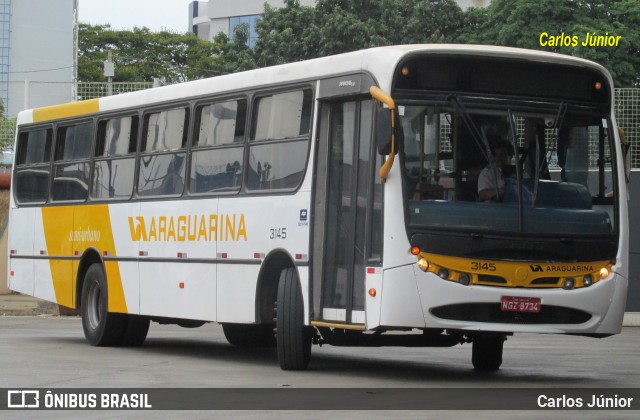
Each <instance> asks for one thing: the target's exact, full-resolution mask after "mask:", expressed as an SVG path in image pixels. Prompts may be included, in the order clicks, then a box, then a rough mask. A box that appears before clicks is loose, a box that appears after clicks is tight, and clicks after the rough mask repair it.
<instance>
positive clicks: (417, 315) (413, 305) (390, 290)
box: [380, 264, 425, 328]
mask: <svg viewBox="0 0 640 420" xmlns="http://www.w3.org/2000/svg"><path fill="white" fill-rule="evenodd" d="M413 265H415V264H413ZM382 285H383V289H382V294H381V296H380V299H381V300H382V305H381V311H380V324H381V325H385V326H398V327H414V328H424V326H425V323H424V316H423V314H422V306H421V305H420V295H419V292H418V289H417V287H416V281H415V276H414V272H413V266H412V265H405V266H402V267H396V268H393V269H389V270H385V271H384V276H383V279H382Z"/></svg>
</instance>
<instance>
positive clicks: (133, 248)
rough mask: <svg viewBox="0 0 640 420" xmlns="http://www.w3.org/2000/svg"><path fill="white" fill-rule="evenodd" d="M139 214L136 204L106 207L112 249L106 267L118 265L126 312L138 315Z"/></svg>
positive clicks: (137, 204) (138, 205)
mask: <svg viewBox="0 0 640 420" xmlns="http://www.w3.org/2000/svg"><path fill="white" fill-rule="evenodd" d="M139 214H140V203H139V202H127V203H117V204H115V203H114V204H109V216H110V217H111V226H112V232H113V241H114V244H115V249H114V250H113V254H112V255H111V257H114V258H116V259H117V260H116V261H110V258H108V257H107V258H106V261H105V265H106V266H107V267H109V268H110V269H113V268H114V267H113V266H114V265H117V267H118V269H119V273H120V279H121V282H122V290H123V292H124V297H125V300H126V304H127V313H130V314H140V276H139V273H138V251H139V244H140V241H139V240H137V239H138V238H137V237H136V227H137V225H136V222H137V217H138V216H139Z"/></svg>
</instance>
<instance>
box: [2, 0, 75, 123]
mask: <svg viewBox="0 0 640 420" xmlns="http://www.w3.org/2000/svg"><path fill="white" fill-rule="evenodd" d="M74 54H75V52H74V50H73V0H55V1H52V0H18V1H13V2H12V16H11V52H10V64H11V68H10V75H9V81H10V83H9V112H8V115H10V116H15V115H16V114H17V113H18V112H19V111H21V110H22V109H24V105H25V104H24V96H25V95H24V80H25V79H29V80H30V81H31V82H32V83H31V88H30V95H29V98H28V101H29V103H28V107H29V108H35V107H40V106H47V105H54V104H59V103H64V102H70V101H71V100H72V96H71V92H72V85H71V82H72V81H73V56H74ZM43 70H44V71H43ZM41 82H48V83H41ZM51 82H56V83H51ZM57 82H64V83H57Z"/></svg>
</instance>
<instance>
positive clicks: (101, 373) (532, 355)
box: [0, 317, 640, 418]
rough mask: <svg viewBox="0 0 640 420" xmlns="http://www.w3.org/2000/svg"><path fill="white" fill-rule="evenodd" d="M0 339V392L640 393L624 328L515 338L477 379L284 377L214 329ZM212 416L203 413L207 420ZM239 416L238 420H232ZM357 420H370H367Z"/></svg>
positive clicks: (434, 364)
mask: <svg viewBox="0 0 640 420" xmlns="http://www.w3.org/2000/svg"><path fill="white" fill-rule="evenodd" d="M0 338H1V339H0V372H1V374H0V388H105V387H106V388H173V387H176V388H178V387H189V388H192V387H195V388H200V387H202V388H284V387H291V388H336V387H338V388H531V387H533V388H541V389H542V390H544V389H549V388H567V389H572V388H596V389H601V390H602V391H603V392H605V393H606V390H607V389H609V388H638V387H639V384H640V356H639V353H638V344H640V328H625V329H624V330H623V333H622V334H621V335H617V336H614V337H609V338H606V339H592V338H586V337H570V336H556V335H534V334H521V335H516V336H514V337H510V338H509V340H508V341H507V342H506V343H505V350H504V363H503V365H502V368H501V370H500V371H499V372H496V373H492V374H480V373H477V372H475V371H474V370H473V369H472V366H471V346H470V345H464V346H457V347H453V348H338V347H331V346H323V347H318V346H314V347H313V351H312V359H311V363H310V366H309V370H307V371H304V372H285V371H282V370H280V368H279V366H278V363H277V355H276V351H275V349H266V350H265V349H240V348H235V347H233V346H231V345H229V344H228V343H227V342H226V340H225V338H224V335H223V333H222V329H221V328H220V326H219V325H216V324H207V325H205V326H203V327H200V328H196V329H185V328H180V327H177V326H162V325H158V324H155V323H152V324H151V329H150V331H149V336H148V338H147V341H146V342H145V344H144V345H143V346H142V347H139V348H99V347H91V346H89V345H88V344H87V343H86V342H85V340H84V336H83V332H82V326H81V323H80V319H79V318H75V317H0ZM461 397H463V396H461ZM638 402H639V403H640V395H639V398H638ZM57 413H60V414H62V412H57ZM75 413H77V414H80V412H75ZM84 413H85V414H86V412H84ZM102 413H104V414H106V412H102ZM120 413H123V412H120ZM224 413H227V414H229V413H230V412H224ZM240 413H244V414H245V415H244V416H243V417H249V418H254V417H255V418H263V417H264V416H263V415H259V414H260V413H256V412H252V411H245V412H240ZM295 413H296V412H284V415H282V414H278V415H275V414H274V417H277V418H287V417H288V416H291V417H289V418H296V417H297V416H296V415H295ZM347 413H348V414H349V416H348V417H355V418H359V415H360V414H363V413H360V412H355V411H349V412H347ZM438 413H440V415H438V416H437V417H439V418H442V417H449V416H451V418H458V417H459V416H456V412H449V411H445V412H438ZM507 413H515V412H505V414H507ZM561 413H562V417H567V416H570V417H573V416H574V415H575V416H576V418H577V417H580V418H584V417H585V414H586V417H592V418H603V417H610V418H621V417H627V416H628V415H630V414H635V415H637V411H636V412H635V413H632V412H628V411H627V412H621V411H617V412H611V413H608V412H603V411H598V412H584V411H581V412H570V411H563V412H561ZM10 414H13V415H14V416H15V415H18V413H15V412H14V413H10ZM30 414H31V413H30ZM42 414H44V413H42ZM137 414H142V413H137ZM262 414H264V413H262ZM315 414H316V415H318V414H319V413H318V412H316V413H315ZM399 414H402V415H401V416H399ZM412 414H415V412H400V413H394V415H393V417H403V416H406V418H411V417H413V415H412ZM525 414H526V413H525ZM529 414H530V415H531V418H540V417H544V416H545V415H549V417H548V418H557V417H558V416H557V415H555V416H554V415H552V413H550V412H529ZM189 415H190V416H194V417H199V416H200V415H199V414H198V412H189ZM378 415H382V412H380V411H376V412H373V417H376V416H378ZM18 416H19V415H18ZM174 416H175V414H174ZM208 416H209V414H207V413H202V418H206V417H208ZM236 416H237V413H234V416H232V417H236ZM485 416H486V417H485ZM48 417H50V416H48ZM61 417H62V416H61ZM107 417H108V416H105V417H104V418H107ZM153 417H154V418H156V417H157V416H153ZM385 417H388V416H385ZM474 417H475V418H495V417H496V415H495V413H493V414H492V413H490V412H486V411H485V412H480V413H476V414H475V415H474ZM519 417H522V416H519ZM634 417H635V416H634V415H630V416H629V418H634ZM150 418H151V416H150ZM312 418H326V417H323V416H318V417H316V416H312ZM361 418H371V416H370V415H364V414H363V417H361Z"/></svg>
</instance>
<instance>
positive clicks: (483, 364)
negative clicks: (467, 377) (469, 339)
mask: <svg viewBox="0 0 640 420" xmlns="http://www.w3.org/2000/svg"><path fill="white" fill-rule="evenodd" d="M505 341H506V337H505V336H504V335H502V334H497V335H485V336H476V337H474V338H473V348H472V350H471V362H472V363H473V368H474V369H475V370H478V371H483V372H493V371H496V370H498V369H500V365H502V351H503V347H504V342H505Z"/></svg>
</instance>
